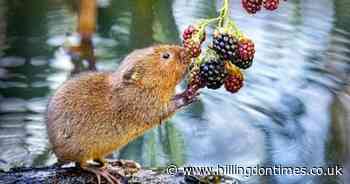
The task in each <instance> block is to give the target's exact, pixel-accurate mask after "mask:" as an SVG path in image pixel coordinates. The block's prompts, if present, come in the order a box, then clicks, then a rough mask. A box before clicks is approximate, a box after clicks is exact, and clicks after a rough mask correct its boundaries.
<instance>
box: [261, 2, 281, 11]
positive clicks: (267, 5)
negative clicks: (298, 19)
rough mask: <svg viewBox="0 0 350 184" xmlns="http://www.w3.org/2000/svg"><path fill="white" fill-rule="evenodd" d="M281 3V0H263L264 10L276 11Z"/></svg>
mask: <svg viewBox="0 0 350 184" xmlns="http://www.w3.org/2000/svg"><path fill="white" fill-rule="evenodd" d="M279 3H280V1H279V0H263V4H264V8H265V9H267V10H270V11H273V10H276V9H277V8H278V5H279Z"/></svg>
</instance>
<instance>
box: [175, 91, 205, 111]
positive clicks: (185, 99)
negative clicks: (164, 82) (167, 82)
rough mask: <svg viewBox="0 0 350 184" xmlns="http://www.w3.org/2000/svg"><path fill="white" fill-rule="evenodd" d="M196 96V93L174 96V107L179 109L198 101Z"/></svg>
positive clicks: (197, 94)
mask: <svg viewBox="0 0 350 184" xmlns="http://www.w3.org/2000/svg"><path fill="white" fill-rule="evenodd" d="M198 96H199V93H198V92H196V93H193V94H192V93H191V94H190V93H188V92H187V91H185V92H183V93H180V94H178V95H176V96H175V97H174V98H173V100H174V101H175V104H176V107H177V108H181V107H184V106H187V105H189V104H192V103H194V102H196V101H198V100H199V98H198Z"/></svg>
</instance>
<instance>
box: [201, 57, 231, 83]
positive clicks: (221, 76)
mask: <svg viewBox="0 0 350 184" xmlns="http://www.w3.org/2000/svg"><path fill="white" fill-rule="evenodd" d="M226 76H227V71H226V68H225V62H224V61H223V60H221V59H220V58H219V57H218V56H214V57H205V58H204V61H203V63H202V64H201V65H200V77H201V78H202V79H203V80H204V81H205V82H206V86H207V88H209V89H218V88H220V87H221V86H222V85H223V83H224V81H225V78H226Z"/></svg>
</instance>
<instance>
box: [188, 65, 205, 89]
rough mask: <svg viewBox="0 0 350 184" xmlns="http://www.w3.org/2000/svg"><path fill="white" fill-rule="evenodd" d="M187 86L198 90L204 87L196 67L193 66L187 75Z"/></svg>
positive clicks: (203, 81)
mask: <svg viewBox="0 0 350 184" xmlns="http://www.w3.org/2000/svg"><path fill="white" fill-rule="evenodd" d="M188 86H189V87H192V88H195V89H200V88H203V87H205V80H204V79H203V78H202V77H201V75H200V69H199V67H198V66H194V67H193V68H192V69H191V71H190V74H189V79H188Z"/></svg>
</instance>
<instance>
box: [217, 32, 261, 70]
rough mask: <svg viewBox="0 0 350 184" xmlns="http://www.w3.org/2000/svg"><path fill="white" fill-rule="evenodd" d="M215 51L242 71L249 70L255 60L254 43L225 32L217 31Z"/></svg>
mask: <svg viewBox="0 0 350 184" xmlns="http://www.w3.org/2000/svg"><path fill="white" fill-rule="evenodd" d="M212 48H213V50H215V52H216V53H217V54H218V55H219V56H220V57H221V58H222V59H223V60H225V61H230V62H231V63H233V64H235V65H236V66H238V67H239V68H241V69H247V68H249V67H250V66H251V65H252V63H253V59H254V54H255V46H254V43H253V42H252V41H251V40H250V39H248V38H245V37H242V38H240V39H239V41H238V39H237V38H236V37H235V36H234V35H233V34H230V33H228V32H227V31H224V30H216V31H215V32H214V38H213V45H212Z"/></svg>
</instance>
